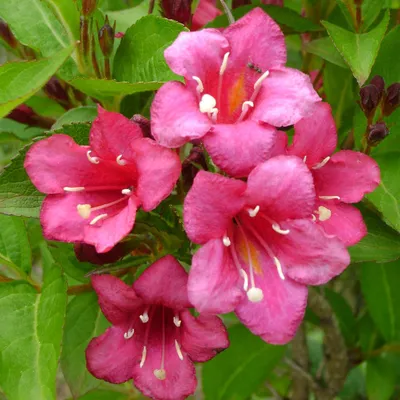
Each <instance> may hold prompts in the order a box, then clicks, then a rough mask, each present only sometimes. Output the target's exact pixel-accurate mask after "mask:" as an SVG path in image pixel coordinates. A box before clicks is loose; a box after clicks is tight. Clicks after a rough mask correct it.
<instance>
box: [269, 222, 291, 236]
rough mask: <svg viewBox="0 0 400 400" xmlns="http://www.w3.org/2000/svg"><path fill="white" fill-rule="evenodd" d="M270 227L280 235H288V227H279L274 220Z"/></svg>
mask: <svg viewBox="0 0 400 400" xmlns="http://www.w3.org/2000/svg"><path fill="white" fill-rule="evenodd" d="M272 229H273V230H274V231H275V232H277V233H280V234H281V235H288V234H289V233H290V230H289V229H281V227H280V226H279V224H277V223H276V222H274V223H273V224H272Z"/></svg>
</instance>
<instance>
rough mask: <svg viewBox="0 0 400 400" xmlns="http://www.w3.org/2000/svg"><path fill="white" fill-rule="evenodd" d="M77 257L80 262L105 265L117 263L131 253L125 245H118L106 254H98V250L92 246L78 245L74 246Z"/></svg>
mask: <svg viewBox="0 0 400 400" xmlns="http://www.w3.org/2000/svg"><path fill="white" fill-rule="evenodd" d="M74 251H75V256H76V258H77V259H78V260H79V261H80V262H90V263H91V264H96V265H103V264H111V263H114V262H117V261H118V260H120V259H121V258H122V257H124V256H126V255H127V254H128V253H129V249H128V250H126V246H125V244H124V243H118V244H117V245H116V246H114V247H113V248H112V249H111V250H110V251H108V252H106V253H98V252H97V251H96V248H95V247H94V246H92V245H90V244H86V243H77V244H75V246H74Z"/></svg>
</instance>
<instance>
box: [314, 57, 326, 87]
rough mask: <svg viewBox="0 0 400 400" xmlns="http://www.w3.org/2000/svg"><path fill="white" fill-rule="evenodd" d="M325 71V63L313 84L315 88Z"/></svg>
mask: <svg viewBox="0 0 400 400" xmlns="http://www.w3.org/2000/svg"><path fill="white" fill-rule="evenodd" d="M324 69H325V62H324V63H322V66H321V68H320V70H319V71H318V74H317V75H316V76H315V78H314V80H313V82H312V84H313V86H314V88H315V86H316V85H317V83H318V81H319V80H320V79H321V77H322V74H323V73H324Z"/></svg>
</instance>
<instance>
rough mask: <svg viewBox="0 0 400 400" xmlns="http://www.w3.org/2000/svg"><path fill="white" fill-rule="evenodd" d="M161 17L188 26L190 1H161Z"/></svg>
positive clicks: (190, 8)
mask: <svg viewBox="0 0 400 400" xmlns="http://www.w3.org/2000/svg"><path fill="white" fill-rule="evenodd" d="M161 10H162V15H163V16H164V17H166V18H169V19H173V20H175V21H178V22H181V23H182V24H184V25H189V24H190V22H191V19H192V0H161Z"/></svg>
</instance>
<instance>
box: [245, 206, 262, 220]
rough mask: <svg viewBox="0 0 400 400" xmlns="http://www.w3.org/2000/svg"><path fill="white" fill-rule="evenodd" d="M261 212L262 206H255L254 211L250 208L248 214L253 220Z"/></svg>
mask: <svg viewBox="0 0 400 400" xmlns="http://www.w3.org/2000/svg"><path fill="white" fill-rule="evenodd" d="M259 211H260V206H255V207H254V209H253V210H252V209H251V208H250V209H249V210H248V213H249V215H250V217H251V218H254V217H255V216H256V215H257V214H258V212H259Z"/></svg>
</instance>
